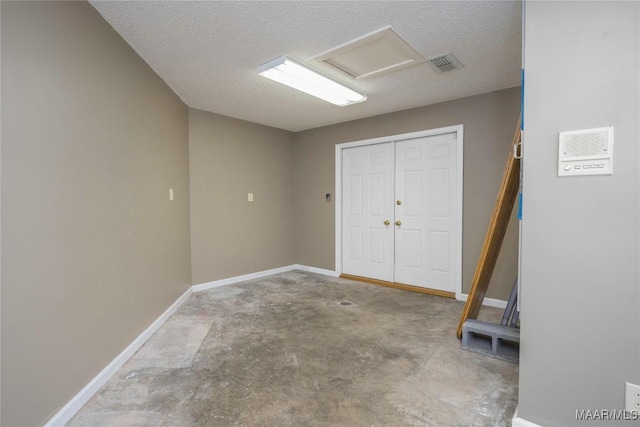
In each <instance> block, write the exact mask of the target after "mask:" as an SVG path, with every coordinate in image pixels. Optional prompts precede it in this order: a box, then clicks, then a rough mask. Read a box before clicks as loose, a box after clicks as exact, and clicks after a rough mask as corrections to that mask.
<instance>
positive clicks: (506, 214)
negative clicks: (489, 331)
mask: <svg viewBox="0 0 640 427" xmlns="http://www.w3.org/2000/svg"><path fill="white" fill-rule="evenodd" d="M519 142H520V120H518V126H517V128H516V132H515V134H514V135H513V141H512V143H511V150H510V151H509V158H508V159H507V165H506V166H505V169H504V175H503V176H502V185H501V186H500V192H499V193H498V199H497V200H496V205H495V207H494V209H493V214H492V215H491V222H490V223H489V229H488V230H487V235H486V237H485V238H484V245H483V246H482V252H481V254H480V259H478V265H477V266H476V271H475V273H474V275H473V280H472V282H471V290H470V291H469V297H468V298H467V302H466V304H465V306H464V311H463V312H462V317H460V323H458V330H457V332H456V334H457V335H458V338H462V325H463V324H464V322H466V321H467V319H476V318H477V317H478V313H479V312H480V307H481V306H482V301H483V300H484V297H485V295H486V293H487V288H488V287H489V281H490V280H491V275H492V274H493V269H494V267H495V266H496V261H497V260H498V254H499V253H500V247H501V246H502V241H503V240H504V235H505V233H506V232H507V226H508V225H509V219H510V218H511V212H512V211H513V205H514V204H515V202H516V198H517V196H518V188H519V187H520V159H516V158H515V157H514V146H515V145H517V144H518V143H519Z"/></svg>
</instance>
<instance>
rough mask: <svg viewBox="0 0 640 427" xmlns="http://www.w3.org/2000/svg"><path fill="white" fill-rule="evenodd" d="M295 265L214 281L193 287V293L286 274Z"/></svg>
mask: <svg viewBox="0 0 640 427" xmlns="http://www.w3.org/2000/svg"><path fill="white" fill-rule="evenodd" d="M295 267H296V266H295V265H287V266H285V267H278V268H273V269H271V270H264V271H258V272H257V273H249V274H243V275H242V276H235V277H229V278H228V279H220V280H214V281H213V282H207V283H202V284H200V285H193V286H192V287H191V289H192V290H193V292H200V291H206V290H207V289H213V288H217V287H220V286H226V285H232V284H234V283H239V282H244V281H246V280H253V279H260V278H261V277H266V276H271V275H273V274H280V273H286V272H287V271H291V270H294V269H295Z"/></svg>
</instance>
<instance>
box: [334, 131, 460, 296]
mask: <svg viewBox="0 0 640 427" xmlns="http://www.w3.org/2000/svg"><path fill="white" fill-rule="evenodd" d="M462 137H463V127H462V125H459V126H452V127H448V128H440V129H433V130H429V131H423V132H415V133H410V134H404V135H395V136H390V137H385V138H376V139H370V140H365V141H357V142H350V143H345V144H339V145H337V146H336V271H337V272H338V273H339V274H345V275H349V276H358V277H362V278H367V279H373V280H374V281H380V282H383V283H387V284H395V285H408V286H410V287H417V288H420V289H424V290H425V291H428V290H432V291H435V292H436V293H439V294H441V295H446V296H450V297H455V296H456V294H460V293H461V290H462V289H461V288H462V283H461V280H462V271H461V266H462V263H461V258H462V250H461V249H462V232H461V231H462V146H463V144H462Z"/></svg>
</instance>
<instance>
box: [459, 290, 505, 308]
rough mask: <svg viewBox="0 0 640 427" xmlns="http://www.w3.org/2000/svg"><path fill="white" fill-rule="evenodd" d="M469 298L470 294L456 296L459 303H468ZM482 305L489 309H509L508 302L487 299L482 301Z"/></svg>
mask: <svg viewBox="0 0 640 427" xmlns="http://www.w3.org/2000/svg"><path fill="white" fill-rule="evenodd" d="M467 298H469V295H468V294H456V299H457V300H458V301H466V300H467ZM482 305H486V306H487V307H497V308H501V309H503V310H504V309H505V308H507V301H503V300H501V299H495V298H487V297H485V298H484V300H483V301H482Z"/></svg>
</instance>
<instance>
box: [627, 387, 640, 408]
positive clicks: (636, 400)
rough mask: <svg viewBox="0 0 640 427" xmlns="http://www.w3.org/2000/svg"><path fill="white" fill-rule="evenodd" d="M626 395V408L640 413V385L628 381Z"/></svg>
mask: <svg viewBox="0 0 640 427" xmlns="http://www.w3.org/2000/svg"><path fill="white" fill-rule="evenodd" d="M624 395H625V404H624V409H625V410H626V411H635V412H638V413H640V385H635V384H631V383H626V387H625V393H624Z"/></svg>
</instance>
